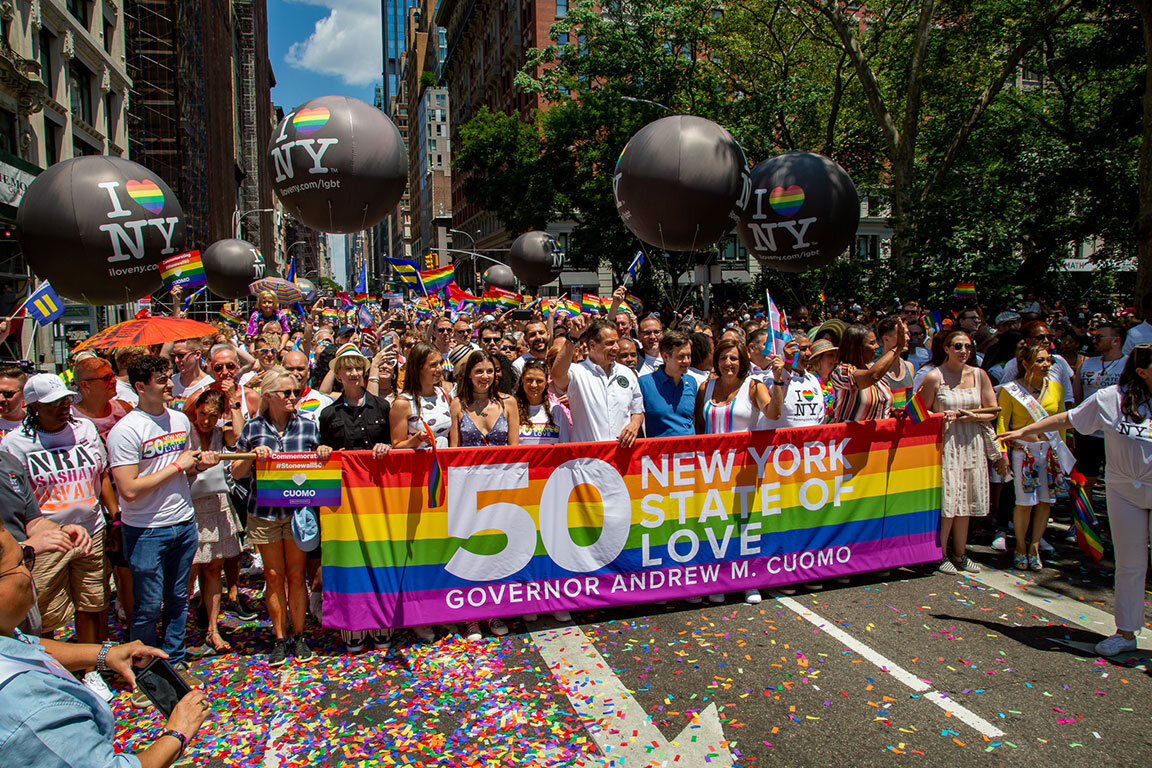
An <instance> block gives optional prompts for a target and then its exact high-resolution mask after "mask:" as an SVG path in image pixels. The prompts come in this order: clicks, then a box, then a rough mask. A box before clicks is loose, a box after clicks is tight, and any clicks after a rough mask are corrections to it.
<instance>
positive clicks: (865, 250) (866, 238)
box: [856, 235, 880, 261]
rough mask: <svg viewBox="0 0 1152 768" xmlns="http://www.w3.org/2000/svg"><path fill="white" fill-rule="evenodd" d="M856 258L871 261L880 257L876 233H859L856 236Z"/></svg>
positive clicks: (878, 240)
mask: <svg viewBox="0 0 1152 768" xmlns="http://www.w3.org/2000/svg"><path fill="white" fill-rule="evenodd" d="M856 258H857V259H859V260H861V261H873V260H875V259H878V258H880V237H879V236H878V235H860V236H858V237H857V238H856Z"/></svg>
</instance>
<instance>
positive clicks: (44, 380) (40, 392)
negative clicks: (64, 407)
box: [24, 373, 80, 405]
mask: <svg viewBox="0 0 1152 768" xmlns="http://www.w3.org/2000/svg"><path fill="white" fill-rule="evenodd" d="M65 397H70V398H72V402H74V403H75V402H78V401H79V400H80V395H78V394H76V393H75V392H73V391H72V390H70V389H68V385H67V384H65V383H64V380H63V379H61V378H60V377H59V376H57V375H55V374H52V373H37V374H35V375H33V376H31V377H29V378H28V381H26V382H25V383H24V402H25V403H27V404H29V405H30V404H32V403H55V402H56V401H57V400H60V399H62V398H65Z"/></svg>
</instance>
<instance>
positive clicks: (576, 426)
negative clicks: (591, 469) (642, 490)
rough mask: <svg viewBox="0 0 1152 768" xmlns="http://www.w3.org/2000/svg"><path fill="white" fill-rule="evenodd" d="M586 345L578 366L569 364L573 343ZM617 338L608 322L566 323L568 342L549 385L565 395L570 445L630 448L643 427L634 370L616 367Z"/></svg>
mask: <svg viewBox="0 0 1152 768" xmlns="http://www.w3.org/2000/svg"><path fill="white" fill-rule="evenodd" d="M580 339H582V340H583V341H584V342H586V343H587V345H588V356H587V357H586V358H585V359H584V361H583V362H580V363H577V364H576V365H573V364H572V353H573V352H574V351H575V349H576V343H577V340H580ZM619 341H620V337H619V334H618V333H617V332H616V328H615V326H614V325H613V324H612V323H610V322H608V321H607V320H600V319H597V320H593V321H592V322H591V323H589V322H588V320H587V318H586V317H585V316H584V315H580V316H578V317H574V318H572V320H571V321H570V322H569V323H568V338H566V339H565V340H564V346H563V347H562V348H561V350H560V354H559V355H558V356H557V358H556V362H555V363H553V365H552V383H553V384H555V385H556V388H557V389H559V390H560V391H561V392H567V393H568V407H569V409H570V410H571V412H572V442H575V443H595V442H604V441H608V440H615V441H616V442H617V443H619V444H620V446H621V447H622V448H628V447H630V446H631V445H632V444H633V443H634V442H635V441H636V436H637V434H639V432H640V427H641V426H642V425H643V424H644V396H643V395H642V394H641V393H640V383H639V382H638V381H637V379H636V373H635V371H631V370H629V369H628V368H625V367H624V366H622V365H620V364H619V363H617V362H616V356H617V354H618V353H619V349H620V348H619Z"/></svg>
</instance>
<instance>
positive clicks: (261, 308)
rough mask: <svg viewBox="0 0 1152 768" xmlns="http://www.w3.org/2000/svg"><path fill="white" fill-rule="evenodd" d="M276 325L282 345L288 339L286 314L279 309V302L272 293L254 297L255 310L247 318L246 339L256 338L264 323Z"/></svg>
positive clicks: (268, 292)
mask: <svg viewBox="0 0 1152 768" xmlns="http://www.w3.org/2000/svg"><path fill="white" fill-rule="evenodd" d="M273 322H274V323H277V324H278V325H279V326H280V333H281V334H282V337H281V339H280V343H281V344H283V343H284V342H285V341H287V339H288V333H289V330H290V329H289V327H288V313H287V312H285V311H284V310H282V309H280V301H279V299H277V298H276V294H274V293H272V291H261V292H260V295H259V296H257V297H256V309H254V310H252V314H251V315H249V316H248V333H247V336H248V338H254V337H255V336H258V335H259V334H260V333H261V332H262V331H263V329H264V324H265V323H273Z"/></svg>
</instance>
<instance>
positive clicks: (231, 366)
mask: <svg viewBox="0 0 1152 768" xmlns="http://www.w3.org/2000/svg"><path fill="white" fill-rule="evenodd" d="M212 370H213V371H215V372H216V373H220V372H222V371H234V370H236V363H216V364H215V365H213V366H212Z"/></svg>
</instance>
